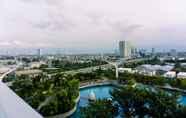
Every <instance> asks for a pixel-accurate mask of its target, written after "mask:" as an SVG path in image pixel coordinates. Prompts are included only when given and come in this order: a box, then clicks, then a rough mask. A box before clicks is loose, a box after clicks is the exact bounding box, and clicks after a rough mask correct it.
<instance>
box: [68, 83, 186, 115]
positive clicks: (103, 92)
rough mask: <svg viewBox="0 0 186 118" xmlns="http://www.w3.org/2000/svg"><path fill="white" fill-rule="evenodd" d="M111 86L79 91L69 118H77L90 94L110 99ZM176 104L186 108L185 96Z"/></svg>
mask: <svg viewBox="0 0 186 118" xmlns="http://www.w3.org/2000/svg"><path fill="white" fill-rule="evenodd" d="M113 88H114V87H113V86H112V85H102V86H94V87H88V88H83V89H81V90H80V101H79V103H78V108H77V111H76V113H75V114H73V115H72V116H71V118H79V116H80V115H79V109H80V107H84V106H86V105H87V104H88V99H87V98H88V95H89V93H90V92H94V93H95V95H96V99H104V98H110V97H111V95H110V94H109V92H110V91H112V90H113ZM178 103H180V104H181V105H185V106H186V95H182V96H181V97H180V98H179V99H178Z"/></svg>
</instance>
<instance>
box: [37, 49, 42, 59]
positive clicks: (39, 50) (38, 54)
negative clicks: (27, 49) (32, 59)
mask: <svg viewBox="0 0 186 118" xmlns="http://www.w3.org/2000/svg"><path fill="white" fill-rule="evenodd" d="M37 56H38V57H41V49H37Z"/></svg>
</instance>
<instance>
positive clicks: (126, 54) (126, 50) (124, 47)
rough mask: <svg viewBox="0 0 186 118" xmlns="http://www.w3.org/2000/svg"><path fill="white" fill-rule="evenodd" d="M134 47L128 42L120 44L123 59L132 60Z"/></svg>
mask: <svg viewBox="0 0 186 118" xmlns="http://www.w3.org/2000/svg"><path fill="white" fill-rule="evenodd" d="M132 50H133V47H132V46H131V44H130V42H128V41H120V42H119V51H120V57H121V58H131V56H132Z"/></svg>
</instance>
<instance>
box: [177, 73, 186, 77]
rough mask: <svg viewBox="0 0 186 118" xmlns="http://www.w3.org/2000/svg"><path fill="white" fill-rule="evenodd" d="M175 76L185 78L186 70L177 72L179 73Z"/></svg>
mask: <svg viewBox="0 0 186 118" xmlns="http://www.w3.org/2000/svg"><path fill="white" fill-rule="evenodd" d="M177 78H180V79H186V72H179V73H178V74H177Z"/></svg>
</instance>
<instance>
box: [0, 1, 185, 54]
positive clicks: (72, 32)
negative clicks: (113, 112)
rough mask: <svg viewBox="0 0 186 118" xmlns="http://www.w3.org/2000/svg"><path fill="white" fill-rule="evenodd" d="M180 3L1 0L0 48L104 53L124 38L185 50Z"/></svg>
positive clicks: (138, 43)
mask: <svg viewBox="0 0 186 118" xmlns="http://www.w3.org/2000/svg"><path fill="white" fill-rule="evenodd" d="M185 3H186V2H185V1H174V0H171V1H170V0H164V1H162V0H141V1H134V0H132V1H131V0H130V1H129V0H119V1H117V2H116V1H114V0H110V1H106V0H102V1H98V0H94V1H90V0H81V1H80V0H76V1H74V0H13V1H10V0H2V1H0V14H1V15H0V25H1V27H0V42H1V43H0V47H1V48H3V49H9V48H11V49H15V48H28V49H29V48H62V49H70V50H75V51H76V50H77V49H79V50H80V52H86V51H89V52H98V50H100V49H101V50H102V51H103V52H109V51H113V50H114V49H117V47H116V45H117V44H118V41H120V40H128V41H130V42H132V43H133V44H134V45H135V46H136V47H138V48H147V49H150V48H156V49H161V50H163V49H172V48H173V49H177V50H184V47H186V43H183V42H184V41H185V40H186V37H185V31H186V29H185V26H186V22H185V21H186V15H184V12H185V10H186V9H185V6H184V5H185ZM5 12H6V13H5ZM165 46H166V47H165Z"/></svg>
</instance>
